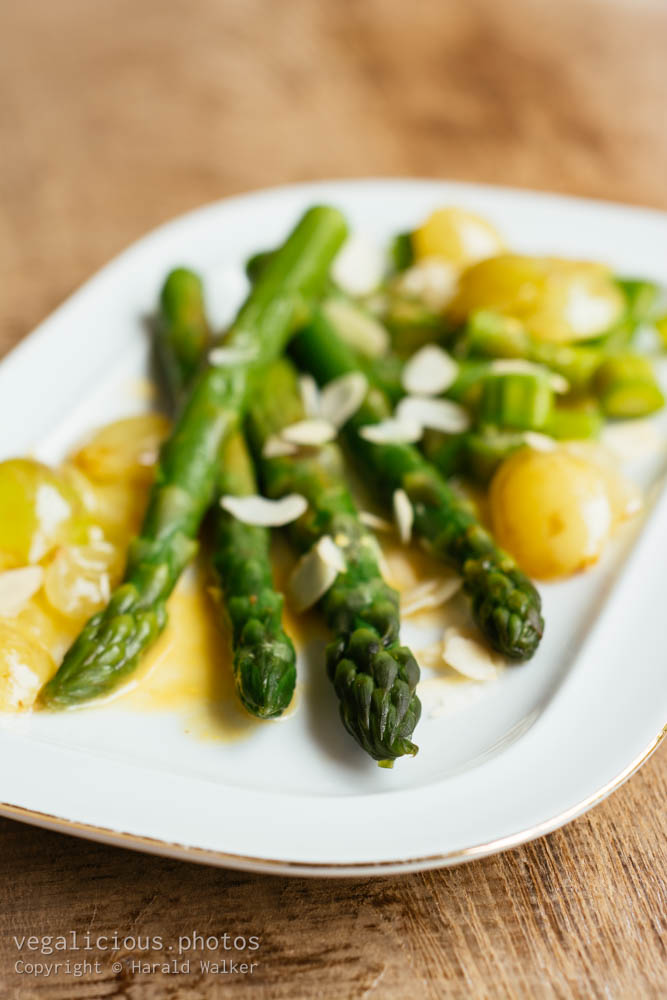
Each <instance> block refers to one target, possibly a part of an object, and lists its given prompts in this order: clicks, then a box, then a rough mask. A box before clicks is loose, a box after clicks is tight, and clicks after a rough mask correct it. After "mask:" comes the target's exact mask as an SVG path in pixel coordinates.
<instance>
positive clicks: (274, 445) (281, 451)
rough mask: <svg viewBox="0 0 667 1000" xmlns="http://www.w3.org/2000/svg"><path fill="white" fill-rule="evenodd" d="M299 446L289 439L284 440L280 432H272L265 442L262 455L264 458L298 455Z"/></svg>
mask: <svg viewBox="0 0 667 1000" xmlns="http://www.w3.org/2000/svg"><path fill="white" fill-rule="evenodd" d="M298 450H299V449H298V448H297V446H296V445H295V444H290V442H289V441H284V440H283V439H282V438H281V436H280V435H279V434H272V435H271V437H268V438H267V439H266V441H265V442H264V447H263V448H262V455H263V456H264V458H282V457H283V456H285V455H296V453H297V452H298Z"/></svg>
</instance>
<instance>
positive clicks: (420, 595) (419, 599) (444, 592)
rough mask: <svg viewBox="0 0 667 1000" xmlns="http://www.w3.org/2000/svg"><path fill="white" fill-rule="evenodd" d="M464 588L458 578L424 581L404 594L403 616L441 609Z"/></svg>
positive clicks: (436, 578) (402, 603)
mask: <svg viewBox="0 0 667 1000" xmlns="http://www.w3.org/2000/svg"><path fill="white" fill-rule="evenodd" d="M462 586H463V581H462V580H461V578H460V577H458V576H452V577H446V578H445V579H444V580H443V579H441V578H439V577H434V578H433V579H430V580H424V581H423V582H422V583H418V584H417V585H416V586H415V587H411V588H410V590H407V591H405V593H404V594H403V596H402V599H401V615H402V616H403V617H405V618H409V617H410V615H416V614H417V613H418V612H420V611H428V610H431V609H434V608H440V607H442V605H443V604H446V603H447V601H449V600H451V598H452V597H453V596H454V594H457V593H458V592H459V590H460V589H461V587H462ZM441 655H442V652H441Z"/></svg>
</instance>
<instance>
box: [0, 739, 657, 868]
mask: <svg viewBox="0 0 667 1000" xmlns="http://www.w3.org/2000/svg"><path fill="white" fill-rule="evenodd" d="M666 735H667V725H666V726H665V727H664V728H663V729H662V730H661V731H660V732H659V733H658V735H657V736H655V737H654V738H653V740H651V742H650V744H649V745H648V747H646V749H645V750H643V751H642V752H641V754H640V755H639V756H638V757H637V758H635V760H633V761H632V763H631V764H628V766H627V767H625V768H624V769H623V770H622V771H621V772H620V773H619V774H617V775H616V777H615V778H612V779H611V781H609V782H607V784H606V785H603V786H602V788H600V789H598V791H596V792H594V793H593V794H592V795H589V796H588V797H587V798H585V799H583V800H582V801H581V802H578V803H577V804H576V805H574V806H571V807H570V808H569V809H566V810H565V811H564V812H562V813H559V814H558V815H557V816H553V817H552V818H551V819H548V820H544V822H542V823H538V824H536V825H535V826H532V827H528V828H527V829H525V830H521V831H519V832H518V833H513V834H509V835H508V836H506V837H499V838H498V839H496V840H490V841H488V842H487V843H484V844H475V845H474V846H472V847H464V848H461V849H460V850H458V851H449V852H446V853H444V854H430V855H425V856H423V857H418V858H405V859H402V860H398V861H360V862H327V861H325V862H319V861H314V862H311V861H284V860H280V859H278V858H258V857H253V856H251V855H244V854H229V853H227V852H225V851H214V850H209V849H207V848H204V847H189V846H187V845H186V844H178V843H173V842H171V841H168V840H160V839H159V838H156V837H143V836H140V835H138V834H133V833H124V832H122V831H119V830H112V829H110V828H108V827H103V826H94V825H93V824H90V823H79V822H77V821H75V820H69V819H65V818H64V817H61V816H53V815H52V814H50V813H43V812H38V811H37V810H34V809H25V808H24V807H23V806H14V805H11V804H10V803H8V802H0V815H2V816H6V817H7V818H8V819H15V820H18V821H19V822H23V823H28V824H30V825H31V826H38V827H42V828H44V829H47V830H54V831H55V832H57V833H67V834H70V835H71V836H75V837H82V838H84V839H86V840H94V841H97V842H99V843H103V844H110V845H111V846H116V847H124V848H126V849H128V850H134V851H142V852H144V853H147V854H156V855H162V856H165V857H172V858H177V859H178V860H181V861H191V862H193V863H196V864H209V865H216V866H217V867H220V868H235V869H239V870H241V871H248V872H255V873H263V874H274V875H303V876H311V877H317V876H320V877H326V876H331V877H343V876H354V875H358V876H362V875H391V874H400V873H402V872H410V871H420V870H423V869H426V868H441V867H443V868H444V867H449V866H450V865H456V864H462V863H464V862H466V861H474V860H476V859H479V858H483V857H487V856H488V855H490V854H498V853H499V852H501V851H506V850H509V849H510V848H513V847H519V846H521V844H525V843H527V842H528V841H530V840H535V839H536V838H538V837H542V836H544V835H545V834H547V833H552V832H553V831H554V830H557V829H558V828H559V827H561V826H564V825H565V824H566V823H569V822H570V821H571V820H573V819H576V818H577V817H578V816H581V815H582V813H584V812H587V811H588V810H589V809H591V808H592V807H593V806H595V805H597V804H598V803H599V802H601V801H602V800H603V799H605V798H606V797H607V796H608V795H610V794H611V792H613V791H615V789H617V788H618V787H619V786H620V785H622V784H623V782H624V781H627V779H628V778H630V777H632V775H633V774H635V772H636V771H638V770H639V768H640V767H641V766H642V764H644V763H646V761H647V760H648V758H649V757H650V756H651V754H652V753H654V751H655V750H657V748H658V747H659V746H660V744H661V743H662V741H663V739H664V738H665V736H666Z"/></svg>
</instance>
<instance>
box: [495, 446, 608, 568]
mask: <svg viewBox="0 0 667 1000" xmlns="http://www.w3.org/2000/svg"><path fill="white" fill-rule="evenodd" d="M490 502H491V523H492V527H493V532H494V534H495V536H496V539H497V540H498V543H499V544H500V545H501V546H502V547H503V548H504V549H506V550H507V551H508V552H509V553H511V555H513V556H514V558H515V559H516V560H517V562H518V563H519V565H520V566H521V568H522V569H523V570H524V571H525V572H526V573H528V575H529V576H533V577H537V578H539V579H543V580H546V579H553V578H555V577H560V576H569V575H570V574H571V573H576V572H577V571H578V570H581V569H584V568H585V567H586V566H589V565H590V564H591V563H594V562H595V561H596V560H597V559H598V558H599V556H600V554H601V553H602V550H603V548H604V546H605V543H606V542H607V539H608V538H609V535H610V532H611V529H612V526H613V521H614V512H613V509H612V503H611V500H610V497H609V493H608V488H607V482H606V480H605V476H604V475H603V474H602V472H601V471H600V469H598V468H596V467H595V466H594V465H592V464H591V463H589V462H586V461H585V460H584V459H583V458H580V457H578V456H576V455H572V454H570V453H568V452H567V451H564V450H560V449H557V450H555V451H544V452H543V451H533V450H532V449H530V448H522V449H521V450H520V451H517V452H515V453H514V454H513V455H510V457H509V458H508V459H506V460H505V461H504V462H503V463H502V465H501V466H500V468H499V469H498V471H497V472H496V474H495V476H494V477H493V480H492V482H491V489H490Z"/></svg>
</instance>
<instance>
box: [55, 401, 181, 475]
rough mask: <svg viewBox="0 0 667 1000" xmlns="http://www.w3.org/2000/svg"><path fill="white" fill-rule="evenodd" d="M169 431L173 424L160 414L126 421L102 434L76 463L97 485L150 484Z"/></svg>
mask: <svg viewBox="0 0 667 1000" xmlns="http://www.w3.org/2000/svg"><path fill="white" fill-rule="evenodd" d="M168 430H169V421H168V420H167V418H166V417H164V416H162V414H160V413H145V414H143V415H141V416H138V417H126V418H125V419H124V420H117V421H116V422H115V423H113V424H108V425H107V426H106V427H103V428H102V430H100V431H98V432H97V434H95V436H94V437H93V438H91V440H90V441H88V443H87V444H86V445H84V446H83V448H81V449H80V451H78V452H77V453H76V454H75V455H74V456H73V458H72V461H73V462H74V463H75V465H77V466H78V467H79V469H81V471H82V472H83V473H84V474H85V475H86V476H87V477H88V478H89V479H92V480H93V481H95V482H99V483H109V482H116V481H117V480H124V481H126V482H127V481H131V482H150V481H151V479H152V476H153V466H154V465H155V462H156V460H157V455H158V450H159V447H160V445H161V444H162V442H163V440H164V439H165V437H166V436H167V432H168Z"/></svg>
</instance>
